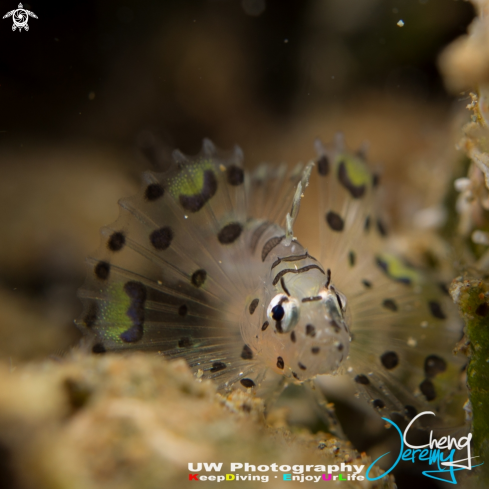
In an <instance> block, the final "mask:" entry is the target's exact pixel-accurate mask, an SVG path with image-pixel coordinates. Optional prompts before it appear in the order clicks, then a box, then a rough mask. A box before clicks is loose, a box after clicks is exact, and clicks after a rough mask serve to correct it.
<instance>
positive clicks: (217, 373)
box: [77, 137, 462, 419]
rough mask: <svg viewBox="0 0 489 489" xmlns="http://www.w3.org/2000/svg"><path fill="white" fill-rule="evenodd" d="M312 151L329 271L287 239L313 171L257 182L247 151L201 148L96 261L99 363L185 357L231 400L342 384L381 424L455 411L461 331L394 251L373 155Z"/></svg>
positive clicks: (152, 183) (261, 173)
mask: <svg viewBox="0 0 489 489" xmlns="http://www.w3.org/2000/svg"><path fill="white" fill-rule="evenodd" d="M316 150H317V154H318V156H317V159H316V161H315V162H314V170H313V173H312V175H311V183H314V184H316V185H318V186H319V196H320V197H319V200H320V202H319V204H318V206H319V213H318V214H319V244H320V253H319V256H312V255H311V254H310V253H309V251H308V248H307V247H306V246H305V245H306V244H307V243H304V244H301V241H300V237H299V239H297V238H295V237H294V236H293V227H292V226H293V223H294V220H295V218H296V217H297V214H298V209H299V204H300V199H301V195H302V194H303V192H304V190H305V187H306V186H307V185H308V180H309V176H310V171H311V169H312V167H313V164H312V163H311V164H309V165H308V166H307V167H306V169H305V170H304V171H303V170H302V168H301V167H300V166H298V167H296V168H294V169H293V170H292V171H290V172H288V171H287V168H286V166H284V165H280V166H270V165H262V166H259V167H258V168H257V169H256V170H255V171H254V172H251V173H250V172H248V171H245V170H244V168H243V153H242V151H241V149H239V148H235V150H234V151H233V152H230V153H223V152H221V151H218V150H217V149H216V148H215V147H214V145H213V144H212V143H211V142H210V141H208V140H205V141H204V145H203V149H202V151H201V153H200V154H199V155H197V156H195V157H189V156H185V155H183V154H182V153H181V152H179V151H175V152H174V153H173V161H172V162H171V163H170V164H169V166H168V167H167V168H165V170H164V171H163V172H161V173H152V172H148V173H145V174H144V176H143V185H142V189H141V192H140V194H139V195H137V196H135V197H132V198H129V199H122V200H121V201H120V202H119V205H120V209H121V210H120V215H119V218H118V219H117V220H116V221H115V222H114V223H113V224H111V225H110V226H107V227H105V228H103V229H102V231H101V233H102V243H101V246H100V248H99V249H98V251H97V252H96V253H95V254H94V255H93V256H91V257H89V258H88V260H87V262H88V275H87V279H86V283H85V285H84V286H83V287H82V288H81V289H80V291H79V296H80V297H81V300H82V302H83V305H84V308H83V313H82V315H81V317H80V318H79V319H78V320H77V325H78V326H79V328H80V329H81V330H82V331H83V332H84V333H85V334H86V335H88V336H89V337H90V338H91V339H92V341H93V343H92V344H93V352H94V353H104V352H106V351H121V350H148V351H154V352H158V353H161V354H162V355H164V356H165V357H168V358H177V357H182V358H185V359H186V360H187V362H188V364H189V365H190V367H191V368H192V370H193V372H194V373H195V375H196V376H197V377H199V378H209V379H212V380H214V381H215V382H217V384H218V386H219V388H220V389H222V390H227V389H231V388H241V389H245V390H259V389H260V388H263V386H270V385H274V384H277V383H280V382H281V383H282V384H284V383H285V384H286V383H288V382H292V383H304V382H306V381H309V380H310V379H314V378H315V377H317V376H319V375H328V374H329V375H336V374H343V375H344V379H345V382H352V383H353V385H355V386H356V388H357V390H358V392H359V394H360V395H361V396H362V397H363V398H364V399H365V400H366V401H367V402H369V403H370V404H371V405H372V406H373V408H374V409H376V410H377V411H379V412H380V413H381V414H388V413H398V414H399V415H400V416H402V417H404V418H406V419H409V418H412V417H413V416H414V415H415V414H416V413H417V412H420V411H422V410H433V409H436V410H437V412H438V413H442V412H443V410H446V407H443V406H444V404H443V403H441V400H442V399H445V401H446V400H447V396H452V395H453V392H454V379H458V378H459V377H460V371H461V362H462V360H461V359H458V358H456V357H454V356H453V355H452V353H451V351H452V349H453V346H454V345H455V343H456V341H457V340H458V339H459V338H460V334H461V325H460V319H458V317H457V314H456V313H454V310H453V305H452V304H451V301H450V300H449V298H448V296H447V295H446V294H444V290H445V289H444V288H443V287H440V286H439V284H437V283H436V281H434V280H432V279H431V278H430V277H429V276H428V275H427V274H426V273H423V272H421V271H419V270H417V269H415V268H413V267H412V266H410V265H409V264H407V263H405V262H404V261H402V259H400V258H398V257H397V256H396V255H395V254H392V253H389V252H387V251H386V245H385V236H386V234H387V230H386V226H385V225H384V224H383V223H382V221H381V219H380V217H379V215H378V213H377V209H376V206H375V202H376V192H377V186H378V177H377V176H376V175H375V174H373V173H372V172H371V171H370V170H369V168H368V166H367V164H366V163H365V161H364V157H363V156H362V154H361V153H355V154H354V153H351V152H349V151H348V150H347V149H346V148H345V145H344V143H343V140H342V138H341V137H338V138H337V140H336V142H335V143H333V144H331V145H327V146H326V145H323V144H322V143H321V142H320V141H317V142H316ZM288 211H290V212H288ZM455 390H456V389H455ZM446 404H447V403H445V405H446ZM448 404H450V403H448Z"/></svg>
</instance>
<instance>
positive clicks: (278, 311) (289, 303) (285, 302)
mask: <svg viewBox="0 0 489 489" xmlns="http://www.w3.org/2000/svg"><path fill="white" fill-rule="evenodd" d="M267 315H268V317H269V318H270V319H273V320H274V321H275V322H276V328H277V331H278V332H279V333H288V332H289V331H291V330H292V329H293V328H294V327H295V325H296V324H297V321H298V320H299V307H298V305H297V301H296V300H295V299H291V298H290V297H287V296H286V295H284V294H278V295H276V296H275V297H274V298H273V299H272V300H271V301H270V304H269V306H268V310H267Z"/></svg>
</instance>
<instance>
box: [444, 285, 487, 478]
mask: <svg viewBox="0 0 489 489" xmlns="http://www.w3.org/2000/svg"><path fill="white" fill-rule="evenodd" d="M450 292H451V294H452V297H453V299H454V301H455V302H456V303H457V304H458V306H459V308H460V311H461V313H462V315H463V317H464V320H465V329H464V332H465V337H464V340H463V341H462V342H461V345H462V346H461V349H462V348H463V349H465V348H467V353H468V355H469V364H468V367H467V386H468V388H469V398H470V403H471V406H472V430H471V432H472V436H473V438H472V440H473V447H474V452H475V453H474V456H479V457H480V458H479V459H477V461H476V462H475V463H481V462H484V465H482V466H481V467H480V468H479V469H478V470H477V471H476V473H477V474H478V475H479V478H480V481H481V482H483V483H485V484H487V483H488V482H489V463H486V462H488V461H489V409H488V406H489V282H484V281H482V280H463V279H462V278H459V279H456V280H455V281H454V283H453V284H452V287H451V290H450Z"/></svg>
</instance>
